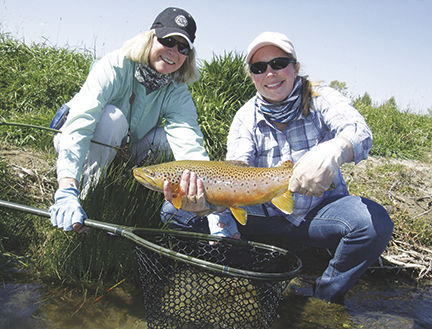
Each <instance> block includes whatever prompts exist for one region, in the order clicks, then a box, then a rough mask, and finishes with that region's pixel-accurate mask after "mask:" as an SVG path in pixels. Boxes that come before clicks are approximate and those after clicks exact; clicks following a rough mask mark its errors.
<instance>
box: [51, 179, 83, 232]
mask: <svg viewBox="0 0 432 329" xmlns="http://www.w3.org/2000/svg"><path fill="white" fill-rule="evenodd" d="M78 194H79V191H78V190H77V189H76V188H74V187H67V188H62V189H58V190H57V191H56V193H55V194H54V200H55V203H54V205H52V206H51V207H50V208H49V213H50V216H51V223H52V224H53V226H58V227H63V229H64V230H65V231H70V230H72V225H73V224H75V223H81V224H82V223H83V220H84V218H87V215H86V213H85V212H84V209H83V208H82V207H81V204H80V202H79V200H78Z"/></svg>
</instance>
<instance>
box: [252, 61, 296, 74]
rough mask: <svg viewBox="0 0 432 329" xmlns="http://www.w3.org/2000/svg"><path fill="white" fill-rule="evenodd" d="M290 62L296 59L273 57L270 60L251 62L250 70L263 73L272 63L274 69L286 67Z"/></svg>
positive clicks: (254, 72)
mask: <svg viewBox="0 0 432 329" xmlns="http://www.w3.org/2000/svg"><path fill="white" fill-rule="evenodd" d="M289 63H296V60H295V59H292V58H288V57H278V58H273V59H272V60H271V61H269V62H256V63H253V64H250V65H249V70H250V71H251V72H252V73H253V74H262V73H264V72H265V71H267V65H270V67H271V68H272V69H273V70H282V69H284V68H286V67H287V66H288V64H289Z"/></svg>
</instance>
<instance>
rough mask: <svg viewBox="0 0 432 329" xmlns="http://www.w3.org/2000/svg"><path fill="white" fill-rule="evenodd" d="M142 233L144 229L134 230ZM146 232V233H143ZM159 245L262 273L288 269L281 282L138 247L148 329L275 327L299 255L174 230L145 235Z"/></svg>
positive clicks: (218, 262) (257, 328)
mask: <svg viewBox="0 0 432 329" xmlns="http://www.w3.org/2000/svg"><path fill="white" fill-rule="evenodd" d="M135 233H136V234H138V235H139V232H135ZM141 235H142V234H141ZM145 239H147V240H150V241H152V242H153V243H155V244H158V245H160V246H163V247H166V248H169V249H170V250H173V251H175V252H179V253H182V254H185V255H188V256H191V257H195V258H198V259H201V260H206V261H209V262H212V263H216V264H220V265H224V266H229V267H234V268H237V269H241V270H246V271H254V272H257V273H275V272H276V273H284V275H283V278H279V279H278V280H262V279H254V278H250V276H248V275H239V274H234V275H233V274H232V273H229V272H228V273H223V271H215V270H214V269H208V268H206V267H205V266H199V265H197V264H193V263H192V264H190V263H188V262H185V261H178V260H176V259H173V258H172V257H167V256H165V255H161V254H159V253H157V252H154V251H151V250H149V249H147V248H143V247H140V246H137V247H136V252H137V259H138V267H139V274H140V279H141V284H142V289H143V295H144V304H145V313H146V321H147V326H148V328H173V329H174V328H175V329H177V328H187V329H193V328H197V329H198V328H199V329H203V328H209V329H210V328H211V329H213V328H215V329H216V328H230V329H233V328H242V329H243V328H251V329H252V328H253V329H260V328H270V327H271V325H272V323H273V321H274V320H275V317H276V315H277V308H278V306H279V302H280V300H281V297H282V292H283V290H284V289H285V288H286V286H287V284H288V282H289V280H290V279H291V278H292V277H293V276H294V275H295V273H297V271H298V270H299V266H301V265H299V263H298V258H297V257H296V256H295V255H293V254H290V253H283V252H281V250H282V251H283V249H279V248H275V249H276V250H272V249H270V250H267V249H263V248H259V247H257V246H254V245H250V244H242V245H236V244H231V243H230V242H229V241H228V242H226V241H223V240H222V241H219V242H217V243H216V244H210V243H209V241H208V240H201V239H198V238H192V239H191V238H185V237H179V236H176V235H173V234H159V235H152V236H148V235H146V236H145Z"/></svg>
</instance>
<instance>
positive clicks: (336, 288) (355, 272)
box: [163, 195, 393, 301]
mask: <svg viewBox="0 0 432 329" xmlns="http://www.w3.org/2000/svg"><path fill="white" fill-rule="evenodd" d="M164 206H165V205H164ZM163 208H164V207H163ZM174 210H175V209H174ZM165 211H168V207H166V208H165ZM179 211H180V210H179ZM179 211H178V212H177V213H176V214H175V215H174V217H175V218H174V217H173V219H174V221H175V222H176V223H179V218H182V220H184V221H183V222H182V221H181V220H180V222H181V223H183V224H182V225H185V227H187V228H188V229H190V230H193V227H194V225H195V223H199V224H200V225H201V226H202V225H203V223H202V222H203V219H200V218H199V217H197V216H194V215H193V214H190V213H185V212H182V213H179ZM182 216H184V217H182ZM165 218H167V216H166V215H165ZM177 225H179V224H177ZM238 229H239V231H240V233H241V235H242V238H246V239H247V237H248V235H254V236H256V235H257V234H258V233H257V232H259V234H262V235H266V236H274V237H275V238H283V239H287V241H288V240H289V241H290V242H292V243H297V244H303V245H307V246H313V247H318V248H330V249H333V250H335V253H334V255H333V258H332V259H331V260H330V262H329V264H328V267H327V268H326V269H325V271H324V273H323V274H322V275H321V276H320V277H319V278H317V279H316V281H315V288H314V296H315V297H318V298H321V299H323V300H327V301H335V300H338V299H340V298H342V297H343V296H344V295H345V293H346V292H347V291H348V290H349V289H351V288H352V287H353V285H354V284H355V283H356V282H357V280H358V279H359V278H360V276H361V275H362V274H363V273H364V272H365V271H366V269H367V268H368V267H369V266H370V265H371V264H373V263H374V262H375V261H376V260H377V259H378V257H379V256H380V255H381V253H382V252H383V251H384V249H385V247H386V246H387V244H388V242H389V240H390V238H391V235H392V232H393V222H392V221H391V219H390V217H389V215H388V213H387V211H386V210H385V209H384V207H382V206H381V205H379V204H378V203H376V202H374V201H372V200H369V199H366V198H361V197H358V196H350V195H348V196H339V197H333V198H329V199H327V200H325V201H324V202H323V203H321V204H320V205H319V206H318V207H316V208H315V209H313V210H311V211H310V212H309V213H308V214H307V215H306V217H305V221H304V222H303V223H302V224H300V226H298V227H297V226H295V225H293V224H291V223H290V222H288V221H287V220H286V219H285V218H284V217H282V216H280V217H279V216H273V217H261V216H255V215H248V221H247V224H246V225H245V226H243V225H238Z"/></svg>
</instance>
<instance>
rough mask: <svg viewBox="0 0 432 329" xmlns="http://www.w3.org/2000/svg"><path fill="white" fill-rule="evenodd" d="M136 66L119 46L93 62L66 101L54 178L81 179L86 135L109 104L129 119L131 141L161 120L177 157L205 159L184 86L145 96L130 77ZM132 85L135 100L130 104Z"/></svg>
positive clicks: (88, 137)
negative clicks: (82, 80) (66, 107)
mask: <svg viewBox="0 0 432 329" xmlns="http://www.w3.org/2000/svg"><path fill="white" fill-rule="evenodd" d="M135 67H136V63H134V62H133V61H131V60H130V59H128V58H126V57H125V56H124V55H123V53H122V52H121V50H116V51H114V52H112V53H109V54H107V55H106V56H104V57H103V58H101V59H100V60H98V61H97V62H96V63H95V64H94V65H93V66H92V68H91V71H90V73H89V75H88V77H87V80H86V81H85V83H84V85H83V86H82V88H81V90H80V91H79V93H77V94H76V95H75V96H74V97H73V98H72V99H71V100H70V101H69V102H68V103H67V105H68V106H69V107H70V111H69V115H68V119H67V121H66V123H65V124H64V126H63V127H62V129H61V130H62V135H61V139H60V143H59V148H58V158H57V178H58V179H61V178H63V177H72V178H75V179H76V180H78V181H79V180H80V178H81V170H82V166H83V162H84V159H85V156H86V154H87V151H88V149H89V146H90V140H91V139H92V138H93V134H94V131H95V127H96V124H97V123H98V122H99V120H100V117H101V113H102V109H103V108H104V107H105V105H107V104H112V105H115V106H116V107H118V108H119V109H120V110H121V111H122V112H123V113H124V115H125V116H126V118H127V119H128V121H129V123H130V125H129V126H130V133H131V140H132V142H136V141H138V140H140V139H141V138H143V137H144V136H145V135H146V134H147V133H148V132H149V131H150V130H151V129H153V128H154V127H156V126H157V125H158V124H161V123H162V122H164V127H165V132H166V134H167V139H168V142H169V144H170V146H171V149H172V151H173V154H174V157H175V159H176V160H184V159H194V160H208V155H207V152H206V150H205V149H204V146H203V135H202V133H201V131H200V129H199V126H198V122H197V113H196V108H195V104H194V103H193V100H192V97H191V94H190V92H189V90H188V86H187V85H186V84H185V83H179V82H177V81H172V82H171V83H169V84H168V85H167V86H165V87H163V88H161V89H160V90H157V91H154V92H152V93H150V94H148V95H146V91H145V87H144V86H143V85H141V84H140V83H139V82H138V81H137V80H136V79H135V77H134V72H135ZM132 90H133V91H134V93H135V101H134V103H133V105H132V106H131V105H130V103H129V99H130V96H131V93H132ZM162 119H165V120H164V121H163V120H162Z"/></svg>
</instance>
